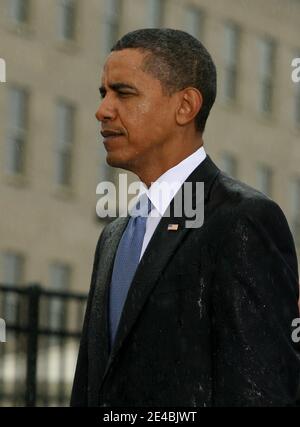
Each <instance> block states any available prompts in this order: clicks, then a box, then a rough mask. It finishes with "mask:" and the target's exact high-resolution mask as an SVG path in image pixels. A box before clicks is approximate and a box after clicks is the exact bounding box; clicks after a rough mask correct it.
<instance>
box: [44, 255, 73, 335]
mask: <svg viewBox="0 0 300 427" xmlns="http://www.w3.org/2000/svg"><path fill="white" fill-rule="evenodd" d="M49 273H50V274H49V276H50V278H49V279H50V280H49V287H50V289H51V290H52V291H58V292H63V291H69V290H70V283H71V268H70V266H69V265H67V264H63V263H59V262H54V263H53V264H51V265H50V272H49ZM65 301H66V300H65V299H62V298H61V297H50V298H49V306H48V309H49V317H48V321H49V326H50V328H52V329H59V328H62V327H63V326H64V325H65V322H66V308H67V307H66V306H65Z"/></svg>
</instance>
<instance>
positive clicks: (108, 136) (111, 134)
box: [101, 130, 124, 141]
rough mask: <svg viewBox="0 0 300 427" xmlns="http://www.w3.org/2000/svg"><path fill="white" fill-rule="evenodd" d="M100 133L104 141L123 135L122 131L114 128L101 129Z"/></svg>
mask: <svg viewBox="0 0 300 427" xmlns="http://www.w3.org/2000/svg"><path fill="white" fill-rule="evenodd" d="M101 135H102V136H103V138H104V141H106V140H110V139H115V138H119V137H120V136H124V133H123V132H121V131H116V130H102V131H101Z"/></svg>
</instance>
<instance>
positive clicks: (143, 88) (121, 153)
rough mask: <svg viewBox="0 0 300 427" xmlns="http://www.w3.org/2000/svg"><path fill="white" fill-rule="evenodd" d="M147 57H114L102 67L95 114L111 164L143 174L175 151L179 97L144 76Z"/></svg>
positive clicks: (124, 53) (128, 52)
mask: <svg viewBox="0 0 300 427" xmlns="http://www.w3.org/2000/svg"><path fill="white" fill-rule="evenodd" d="M144 57H145V54H144V53H142V52H141V51H139V50H137V49H124V50H121V51H115V52H112V53H111V54H110V55H109V56H108V58H107V60H106V62H105V65H104V69H103V74H102V81H101V87H100V93H101V96H102V98H103V100H102V101H101V103H100V105H99V108H98V110H97V112H96V118H97V120H99V122H101V134H102V136H103V137H104V145H105V149H106V151H107V163H108V164H109V165H111V166H114V167H121V168H123V169H127V170H131V171H133V172H135V173H139V172H140V171H141V170H143V168H144V167H145V166H146V167H148V168H149V167H153V168H155V167H156V166H155V164H157V163H159V162H162V161H163V157H164V156H165V157H166V155H167V153H168V150H170V149H172V147H171V141H172V134H173V132H174V129H175V110H176V105H177V103H176V97H174V95H173V96H168V95H165V94H164V93H163V90H162V86H161V83H160V81H159V80H157V79H155V78H154V77H152V76H151V75H150V74H147V73H145V72H144V71H142V69H141V66H142V61H143V59H144Z"/></svg>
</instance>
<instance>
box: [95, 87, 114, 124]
mask: <svg viewBox="0 0 300 427" xmlns="http://www.w3.org/2000/svg"><path fill="white" fill-rule="evenodd" d="M95 117H96V119H97V120H98V121H99V122H104V121H108V120H113V119H114V118H115V117H116V109H115V107H114V105H113V102H112V99H111V98H109V96H108V94H106V95H105V98H104V99H103V100H102V101H101V102H100V104H99V107H98V110H97V111H96V113H95Z"/></svg>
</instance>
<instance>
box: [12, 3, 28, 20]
mask: <svg viewBox="0 0 300 427" xmlns="http://www.w3.org/2000/svg"><path fill="white" fill-rule="evenodd" d="M29 2H30V0H9V5H10V16H11V18H12V20H13V21H14V22H16V23H18V24H24V23H26V22H28V20H29Z"/></svg>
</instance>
